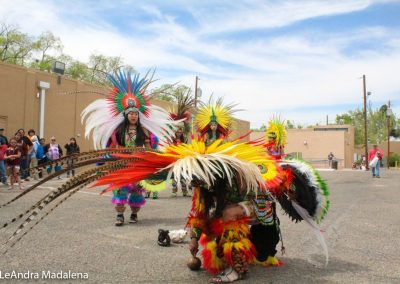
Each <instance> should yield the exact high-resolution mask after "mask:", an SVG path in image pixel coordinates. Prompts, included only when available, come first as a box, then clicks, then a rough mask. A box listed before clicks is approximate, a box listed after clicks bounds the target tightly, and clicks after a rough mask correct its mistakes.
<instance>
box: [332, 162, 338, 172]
mask: <svg viewBox="0 0 400 284" xmlns="http://www.w3.org/2000/svg"><path fill="white" fill-rule="evenodd" d="M337 168H338V161H337V160H332V169H334V170H337Z"/></svg>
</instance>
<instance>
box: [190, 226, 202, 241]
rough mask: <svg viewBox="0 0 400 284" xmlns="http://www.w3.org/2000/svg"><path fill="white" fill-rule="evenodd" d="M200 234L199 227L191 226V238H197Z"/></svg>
mask: <svg viewBox="0 0 400 284" xmlns="http://www.w3.org/2000/svg"><path fill="white" fill-rule="evenodd" d="M200 236H201V230H200V229H199V228H192V237H191V239H192V238H195V239H196V240H199V239H200Z"/></svg>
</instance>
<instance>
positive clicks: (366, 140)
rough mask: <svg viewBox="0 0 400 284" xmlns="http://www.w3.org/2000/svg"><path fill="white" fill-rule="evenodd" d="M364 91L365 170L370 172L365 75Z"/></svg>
mask: <svg viewBox="0 0 400 284" xmlns="http://www.w3.org/2000/svg"><path fill="white" fill-rule="evenodd" d="M363 91H364V134H365V137H364V146H365V168H366V170H369V166H368V127H367V84H366V82H365V75H363Z"/></svg>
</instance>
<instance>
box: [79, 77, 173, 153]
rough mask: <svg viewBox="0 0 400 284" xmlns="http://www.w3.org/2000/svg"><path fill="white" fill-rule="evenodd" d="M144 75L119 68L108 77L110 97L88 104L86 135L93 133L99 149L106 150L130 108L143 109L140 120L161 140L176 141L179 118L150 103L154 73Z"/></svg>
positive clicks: (83, 114)
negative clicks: (150, 86)
mask: <svg viewBox="0 0 400 284" xmlns="http://www.w3.org/2000/svg"><path fill="white" fill-rule="evenodd" d="M148 74H149V73H147V74H146V76H145V77H144V78H140V75H139V74H135V75H132V74H131V72H130V71H128V72H125V71H123V70H119V71H118V72H116V74H115V75H114V76H111V75H110V76H108V78H109V80H110V81H111V82H112V84H113V87H112V89H111V90H110V94H109V96H108V98H106V99H99V100H96V101H94V102H93V103H91V104H90V105H89V106H87V107H86V108H85V109H84V110H83V112H82V114H81V120H82V123H84V122H85V123H86V129H85V137H86V138H88V137H89V136H90V133H91V132H93V141H94V146H95V149H104V148H106V146H107V142H108V140H109V139H110V137H111V135H112V133H113V132H114V131H115V129H116V128H117V127H118V126H119V125H120V124H121V123H122V122H123V121H124V112H125V111H126V110H127V109H130V108H132V109H136V110H138V111H139V119H140V123H141V124H142V126H143V127H144V128H146V129H147V130H148V131H150V132H151V133H153V134H154V135H155V136H157V137H158V138H159V139H160V140H164V139H165V141H172V138H173V136H174V134H175V128H176V126H177V124H178V123H179V121H174V120H173V119H172V118H171V117H170V115H169V113H168V112H167V111H165V110H164V109H162V108H160V107H158V106H156V105H152V104H150V101H149V100H150V97H151V94H149V95H147V93H146V92H147V87H148V86H149V84H150V83H151V82H153V81H152V76H151V77H150V78H147V77H148Z"/></svg>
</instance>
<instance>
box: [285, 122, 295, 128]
mask: <svg viewBox="0 0 400 284" xmlns="http://www.w3.org/2000/svg"><path fill="white" fill-rule="evenodd" d="M293 128H294V122H292V121H290V120H286V129H293Z"/></svg>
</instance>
